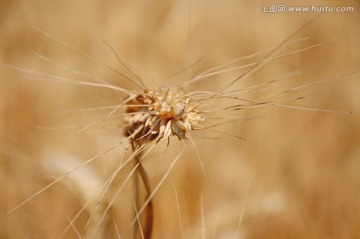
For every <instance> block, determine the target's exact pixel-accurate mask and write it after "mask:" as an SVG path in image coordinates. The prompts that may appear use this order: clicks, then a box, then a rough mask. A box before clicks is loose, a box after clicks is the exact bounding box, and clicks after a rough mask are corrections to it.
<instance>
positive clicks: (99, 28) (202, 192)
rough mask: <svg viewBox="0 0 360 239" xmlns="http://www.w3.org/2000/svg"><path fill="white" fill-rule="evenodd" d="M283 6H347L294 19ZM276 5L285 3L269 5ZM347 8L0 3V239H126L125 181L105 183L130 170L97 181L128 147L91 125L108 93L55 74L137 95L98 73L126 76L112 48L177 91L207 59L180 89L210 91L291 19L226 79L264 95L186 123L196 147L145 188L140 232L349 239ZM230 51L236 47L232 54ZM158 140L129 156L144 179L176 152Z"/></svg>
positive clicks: (355, 48) (350, 44)
mask: <svg viewBox="0 0 360 239" xmlns="http://www.w3.org/2000/svg"><path fill="white" fill-rule="evenodd" d="M290 4H291V5H294V6H312V5H316V6H350V7H354V10H353V11H352V12H342V13H340V12H337V13H335V12H322V13H321V12H319V13H314V12H312V13H310V12H297V13H294V12H289V11H288V7H289V6H290ZM283 5H285V12H270V11H278V10H279V6H283ZM274 6H275V7H274ZM359 7H360V5H359V1H351V0H346V1H316V2H315V1H305V0H301V1H296V0H292V1H283V2H281V1H276V0H272V1H269V0H260V1H245V0H244V1H243V0H226V1H219V0H207V1H202V0H199V1H144V0H143V1H126V0H122V1H110V0H109V1H98V0H75V1H74V0H73V1H68V0H65V1H45V0H33V1H22V0H16V1H1V3H0V10H1V11H0V51H1V54H0V62H1V67H0V69H1V70H0V91H1V92H0V97H1V100H0V141H1V143H0V195H1V197H0V213H1V218H0V219H1V220H0V238H58V237H63V238H79V237H80V238H90V237H92V238H132V235H133V231H134V229H133V226H132V224H131V220H132V219H133V217H134V201H135V200H136V199H135V193H136V190H137V189H136V188H138V184H137V183H136V181H135V180H134V177H132V178H131V179H130V180H129V182H128V183H127V184H126V185H125V186H124V187H123V188H122V189H121V191H118V190H119V189H120V188H121V185H122V183H123V182H124V180H125V179H126V177H127V176H128V175H129V173H130V171H131V169H132V168H133V164H131V163H130V164H129V165H127V166H126V167H124V168H123V169H122V170H121V171H120V172H119V173H118V176H116V178H115V180H114V181H113V182H112V183H111V184H110V186H109V187H108V189H107V191H106V193H104V194H102V193H101V192H99V191H98V190H99V187H100V186H104V185H105V186H104V187H106V185H107V184H106V182H107V181H106V180H108V178H109V177H110V176H111V175H112V174H113V173H114V171H115V170H116V169H117V168H119V165H120V162H123V161H124V160H126V159H127V158H128V157H129V155H130V154H131V149H130V148H129V147H126V143H125V144H124V143H123V144H120V145H119V142H122V141H123V140H124V137H123V136H122V133H123V132H122V128H121V127H122V126H121V124H122V116H123V115H122V114H121V112H120V113H116V114H114V115H112V117H110V118H109V119H108V120H106V121H103V122H100V123H97V124H94V123H95V122H98V121H101V120H102V119H104V117H106V115H107V114H109V113H110V112H111V110H112V109H109V108H104V107H107V106H114V105H117V104H119V103H121V100H122V96H121V95H119V93H118V92H115V91H112V90H109V89H105V88H100V87H88V86H84V85H80V86H79V85H74V84H63V83H64V82H70V83H71V82H74V81H76V82H79V81H87V82H97V83H99V82H106V83H108V84H113V85H117V86H120V87H124V88H126V89H131V90H139V89H138V88H136V86H134V85H133V84H132V83H131V82H129V81H127V80H125V79H124V78H123V77H121V76H119V75H118V74H117V73H116V72H115V71H114V70H113V69H116V71H119V72H121V73H125V74H127V75H131V76H133V74H132V73H130V72H129V71H128V70H127V69H125V67H124V66H122V65H121V64H119V62H118V60H117V58H116V56H115V55H114V52H116V54H117V56H118V57H119V58H121V59H122V61H123V62H125V64H126V65H127V66H128V67H129V68H130V69H131V70H132V71H133V72H134V73H135V74H137V75H138V76H139V77H141V79H143V81H144V82H145V84H146V85H147V86H149V87H163V86H171V85H177V86H179V87H182V86H183V85H184V83H185V82H187V81H188V80H189V79H190V78H194V77H196V76H197V75H199V74H201V73H202V72H204V71H206V70H208V69H214V71H216V69H218V70H224V72H223V73H218V74H214V75H212V76H208V77H206V78H204V79H203V80H202V81H199V82H197V83H194V84H192V85H190V86H189V88H188V89H187V90H188V91H193V90H201V91H217V90H219V89H222V88H224V87H226V86H227V85H228V84H229V83H230V82H232V81H233V80H234V79H236V78H237V77H238V76H240V75H241V74H243V73H244V72H246V71H247V70H249V69H250V68H249V67H247V68H240V66H244V65H247V64H251V63H254V62H255V63H256V62H259V61H261V60H262V59H263V58H264V57H265V56H266V54H268V53H269V52H270V50H269V49H272V48H274V47H276V46H279V44H281V43H282V42H283V41H284V40H285V39H287V38H288V37H289V36H290V35H291V34H293V33H294V32H296V31H297V29H300V28H301V27H303V26H305V28H304V29H302V30H301V31H299V32H298V33H297V34H296V35H295V36H294V37H292V38H291V39H290V40H288V41H286V43H285V44H283V45H282V46H281V47H280V49H278V50H277V51H275V52H273V53H272V54H271V56H269V57H268V58H267V60H266V62H263V63H262V64H260V66H261V67H258V68H257V69H258V70H256V71H253V72H251V74H250V73H249V74H247V75H248V76H247V77H246V78H244V79H241V80H239V81H238V82H237V83H235V84H233V85H232V86H231V87H230V88H229V89H227V90H228V91H230V90H238V91H236V92H235V95H236V94H237V92H238V96H239V97H244V98H248V99H252V100H260V99H265V97H269V98H266V99H265V100H268V101H270V100H272V101H276V102H279V105H274V104H273V105H270V104H268V105H265V106H263V107H242V108H241V110H239V111H235V112H230V111H225V112H222V113H219V114H214V115H213V116H214V118H215V117H218V118H220V121H219V120H215V119H211V118H210V117H209V119H208V120H207V122H206V123H207V124H208V125H211V124H214V123H218V122H225V121H227V120H229V119H230V118H231V117H234V116H236V117H238V118H241V120H237V121H233V122H230V123H227V124H224V125H221V126H219V127H216V130H218V131H219V132H214V131H210V130H209V131H206V130H204V131H199V132H194V134H193V139H194V141H195V144H196V146H195V148H196V149H197V150H194V149H193V148H194V147H192V146H191V143H188V145H189V147H187V150H186V151H185V153H184V155H182V157H181V159H180V160H179V162H178V163H177V165H176V166H175V168H174V169H173V170H172V171H171V173H170V174H169V176H168V177H167V178H166V180H165V183H164V185H162V186H161V188H160V189H159V190H158V192H157V193H156V194H155V197H154V198H153V205H154V232H153V238H250V239H255V238H358V237H360V229H359V227H358V225H359V223H360V203H359V200H358V198H359V196H360V184H359V180H360V147H359V145H360V120H359V117H360V116H359V115H358V114H356V113H359V112H360V104H359V102H360V92H359V89H360V82H359V73H356V72H357V71H359V70H360V44H359V43H360V35H359V34H360V32H359V29H360V28H359V27H360V12H359ZM274 9H277V10H274ZM316 16H319V17H318V18H316V19H315V20H314V21H313V22H312V23H310V24H309V25H306V24H307V23H308V22H309V21H310V20H311V19H314V18H315V17H316ZM69 46H70V47H69ZM109 46H110V47H109ZM253 54H255V55H253ZM244 56H251V57H248V58H247V59H242V61H239V60H238V61H234V62H231V61H232V60H234V59H238V58H239V57H244ZM277 56H281V57H277ZM225 63H226V65H224V64H225ZM104 65H106V66H109V67H106V66H104ZM189 66H191V67H190V68H189ZM214 67H220V68H214ZM110 68H111V69H110ZM231 68H236V69H235V70H230V69H231ZM133 77H134V76H133ZM327 79H329V80H327ZM330 79H331V80H330ZM269 81H272V83H269ZM319 81H323V82H319ZM266 82H267V83H266ZM314 82H319V83H315V84H313V85H311V86H307V87H303V88H301V87H300V86H303V85H309V84H312V83H314ZM249 87H250V88H249ZM251 87H258V88H255V89H254V88H251ZM298 87H300V88H298ZM241 89H252V90H250V91H248V92H243V91H240V90H241ZM272 95H274V96H272ZM270 96H271V97H270ZM299 97H304V98H303V99H300V98H299ZM295 98H297V99H298V100H287V99H295ZM234 102H235V101H231V100H221V101H220V100H219V101H218V102H216V103H212V104H208V105H204V106H203V107H209V109H208V110H213V109H218V108H219V107H220V108H221V107H226V106H231V105H232V104H234ZM280 105H291V106H294V107H298V108H297V109H296V108H294V107H284V106H280ZM82 109H93V110H82ZM309 109H315V110H309ZM319 110H333V111H336V112H333V113H329V112H324V111H319ZM349 112H355V114H350V113H349ZM90 126H91V127H90ZM221 132H223V133H221ZM125 142H126V141H125ZM166 143H167V142H161V143H159V145H157V147H155V149H154V150H152V151H151V152H150V154H149V155H148V156H147V157H146V158H145V160H144V168H145V170H146V171H147V173H148V174H149V177H150V184H151V186H152V188H155V187H156V185H157V183H158V182H159V180H160V179H161V178H162V177H163V176H164V174H165V172H166V170H167V169H168V168H169V165H170V164H171V163H172V162H173V160H174V159H175V158H176V157H177V155H179V153H180V151H181V147H182V146H181V145H182V142H179V141H178V140H177V139H172V140H171V141H170V144H169V147H167V145H166ZM110 149H111V150H110ZM196 151H198V152H199V154H200V155H201V160H202V161H203V163H204V169H205V170H204V171H205V173H203V172H202V169H201V167H200V166H199V162H198V159H197V156H196V155H197V153H196ZM96 156H98V157H96ZM94 157H96V159H94V160H91V159H93V158H94ZM90 160H91V162H89V163H86V164H85V163H84V162H86V161H90ZM75 168H76V169H77V170H74V172H72V173H70V174H69V175H67V172H69V171H71V170H72V169H75ZM59 177H62V179H61V180H59V181H58V182H57V183H54V184H53V185H52V182H54V180H57V179H58V178H59ZM49 184H51V187H48V186H47V185H49ZM39 190H41V193H39V194H38V193H37V192H40V191H39ZM139 190H140V191H141V190H142V188H141V187H140V188H139ZM25 200H27V201H26V203H25V204H22V202H24V201H25ZM18 206H19V207H18ZM14 208H16V210H12V209H14ZM9 211H11V212H10V213H8V212H9ZM73 219H74V220H73Z"/></svg>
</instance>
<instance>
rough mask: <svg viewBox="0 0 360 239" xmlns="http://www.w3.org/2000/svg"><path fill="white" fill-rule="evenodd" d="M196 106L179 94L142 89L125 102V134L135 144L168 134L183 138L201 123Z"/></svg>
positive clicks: (172, 90) (165, 90)
mask: <svg viewBox="0 0 360 239" xmlns="http://www.w3.org/2000/svg"><path fill="white" fill-rule="evenodd" d="M197 107H198V104H196V103H195V102H194V101H193V100H192V99H191V98H190V97H188V96H186V95H185V94H184V92H183V91H180V90H177V89H169V88H163V89H161V90H148V89H146V90H144V92H143V93H140V94H138V95H134V96H131V98H130V100H128V101H127V108H126V113H127V116H126V117H125V119H124V122H125V135H126V136H130V137H131V138H132V140H133V141H134V142H136V143H137V144H138V145H142V144H144V143H146V142H149V141H151V140H154V139H161V138H164V139H167V138H169V137H170V136H171V135H176V136H177V137H178V138H179V139H180V140H181V139H186V138H187V134H188V133H189V131H190V130H193V129H194V126H195V125H196V124H198V123H200V122H201V121H203V120H204V117H203V116H202V115H201V114H200V113H199V112H198V111H197Z"/></svg>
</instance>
